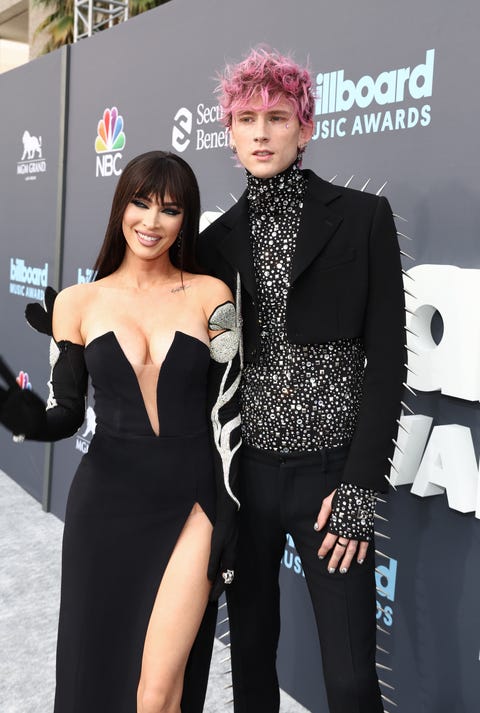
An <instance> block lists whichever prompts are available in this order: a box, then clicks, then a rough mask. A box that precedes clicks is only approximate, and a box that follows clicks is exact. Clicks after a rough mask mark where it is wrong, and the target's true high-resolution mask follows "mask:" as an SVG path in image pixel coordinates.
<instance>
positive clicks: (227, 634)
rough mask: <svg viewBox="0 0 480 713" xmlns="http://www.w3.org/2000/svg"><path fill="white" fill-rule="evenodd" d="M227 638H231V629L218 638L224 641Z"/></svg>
mask: <svg viewBox="0 0 480 713" xmlns="http://www.w3.org/2000/svg"><path fill="white" fill-rule="evenodd" d="M226 636H230V629H229V630H228V631H226V632H225V633H224V634H222V635H221V636H219V637H218V638H219V639H224V638H225V637H226Z"/></svg>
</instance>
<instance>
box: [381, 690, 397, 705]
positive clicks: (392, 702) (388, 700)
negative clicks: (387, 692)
mask: <svg viewBox="0 0 480 713" xmlns="http://www.w3.org/2000/svg"><path fill="white" fill-rule="evenodd" d="M382 698H383V700H384V701H387V703H390V705H392V706H395V708H398V706H397V704H396V703H395V701H391V700H390V698H387V696H384V695H383V693H382Z"/></svg>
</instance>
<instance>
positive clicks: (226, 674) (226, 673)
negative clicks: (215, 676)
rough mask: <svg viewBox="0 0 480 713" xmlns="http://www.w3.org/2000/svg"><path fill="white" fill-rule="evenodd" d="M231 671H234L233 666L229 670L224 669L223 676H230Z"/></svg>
mask: <svg viewBox="0 0 480 713" xmlns="http://www.w3.org/2000/svg"><path fill="white" fill-rule="evenodd" d="M229 673H232V669H231V668H229V669H228V671H222V676H228V674H229Z"/></svg>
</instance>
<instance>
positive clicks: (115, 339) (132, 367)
mask: <svg viewBox="0 0 480 713" xmlns="http://www.w3.org/2000/svg"><path fill="white" fill-rule="evenodd" d="M180 335H181V336H182V337H186V338H187V339H193V340H194V341H195V342H198V343H199V344H201V345H203V346H204V347H205V349H209V347H208V345H207V344H205V342H204V341H202V340H201V339H199V338H198V337H194V336H193V335H192V334H187V332H182V331H181V330H179V329H177V330H175V332H174V334H173V338H172V341H171V342H170V345H169V347H168V349H167V351H166V352H165V356H164V358H163V361H162V363H161V364H160V365H159V366H158V372H157V375H156V380H155V389H154V397H155V411H156V414H157V418H158V426H159V432H158V433H157V432H156V431H155V429H154V427H153V424H152V421H151V418H150V416H149V410H148V407H147V404H146V402H145V397H144V393H143V391H142V387H141V385H140V381H139V379H138V374H137V372H136V370H135V367H136V366H137V367H138V368H139V369H140V368H142V367H145V366H156V364H138V365H134V364H132V362H131V361H130V360H129V359H128V358H127V355H126V354H125V352H124V350H123V347H122V345H121V344H120V342H119V340H118V337H117V335H116V334H115V332H114V331H113V329H112V330H109V331H108V332H104V333H103V334H100V335H99V336H98V337H95V338H94V339H92V340H91V341H90V342H89V343H88V344H87V345H86V346H85V350H87V349H89V348H90V347H91V346H92V345H93V344H95V342H98V341H100V340H102V339H105V338H107V337H110V338H112V337H113V342H114V344H115V345H116V346H117V349H118V351H119V352H120V354H121V356H122V359H123V361H124V362H125V363H126V364H127V365H128V367H129V370H130V371H131V373H132V374H133V376H134V378H135V382H136V384H137V389H138V393H139V395H140V398H141V400H142V403H143V409H144V412H145V415H146V417H147V421H148V423H149V425H150V429H151V431H152V434H153V435H154V436H155V437H156V438H159V437H160V435H161V432H162V429H161V424H160V415H159V412H158V388H159V384H160V377H161V375H162V371H163V367H164V365H165V362H166V361H167V360H168V359H169V357H170V356H171V353H172V351H173V347H174V345H175V344H176V342H177V341H178V338H179V336H180Z"/></svg>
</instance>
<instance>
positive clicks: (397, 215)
mask: <svg viewBox="0 0 480 713" xmlns="http://www.w3.org/2000/svg"><path fill="white" fill-rule="evenodd" d="M393 217H394V218H398V220H403V222H404V223H408V220H407V219H406V218H403V217H402V216H401V215H399V214H398V213H394V214H393Z"/></svg>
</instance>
